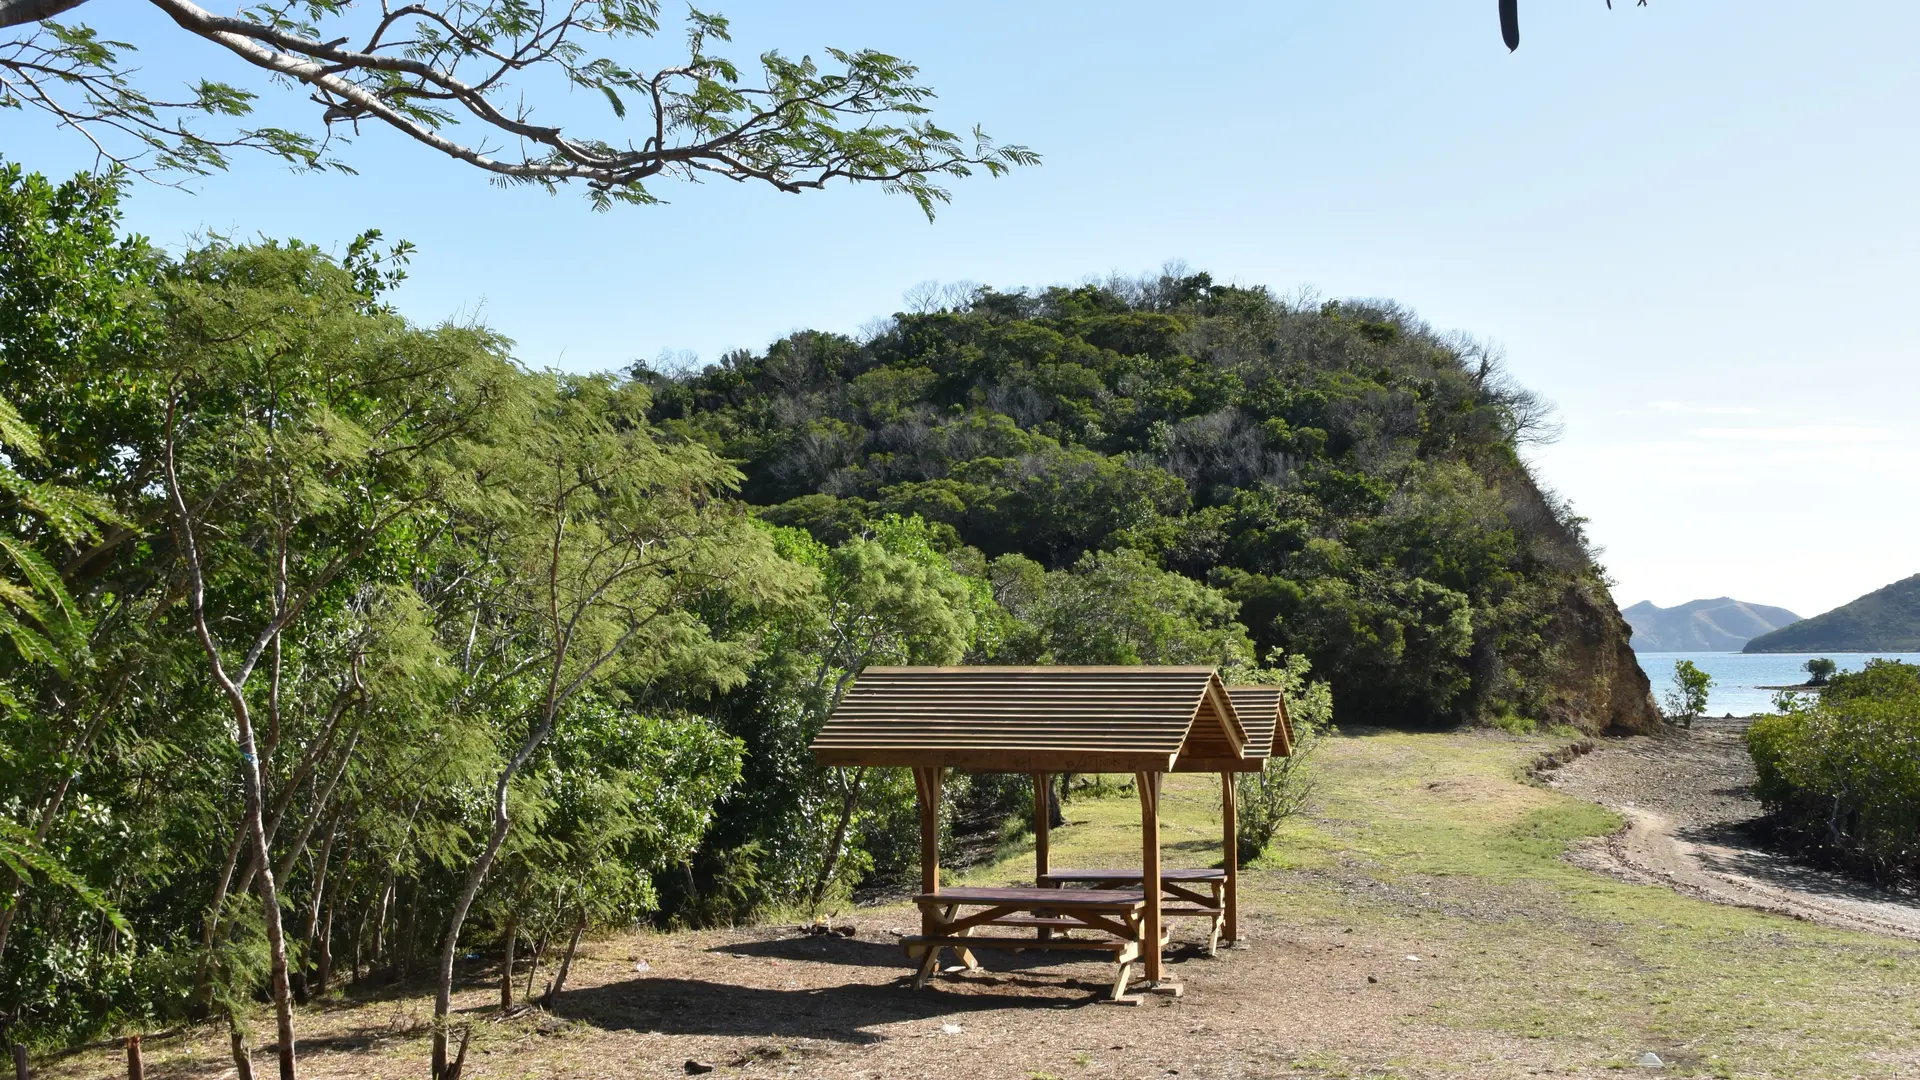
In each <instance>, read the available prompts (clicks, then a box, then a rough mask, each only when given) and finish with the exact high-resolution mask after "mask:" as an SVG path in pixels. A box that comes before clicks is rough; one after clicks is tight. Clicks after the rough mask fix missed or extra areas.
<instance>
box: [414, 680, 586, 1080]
mask: <svg viewBox="0 0 1920 1080" xmlns="http://www.w3.org/2000/svg"><path fill="white" fill-rule="evenodd" d="M551 686H552V684H551V683H549V687H550V689H549V691H548V695H547V702H546V707H545V709H544V710H543V712H542V714H541V717H540V722H539V724H537V725H536V726H535V727H534V729H533V731H532V732H530V733H528V735H527V738H526V741H525V742H523V743H521V744H520V748H519V749H518V750H516V751H514V755H513V757H511V758H509V759H508V760H507V764H506V766H505V767H504V768H502V769H501V770H500V779H499V780H498V781H496V782H495V784H494V787H493V831H492V832H491V833H489V834H488V836H487V844H486V846H485V847H484V848H482V849H481V850H480V856H479V857H478V858H476V859H475V860H474V861H473V865H472V866H471V867H469V868H468V869H467V880H466V882H465V883H464V884H462V885H461V887H460V895H459V896H458V897H456V898H455V899H454V902H453V911H452V912H451V913H449V914H448V916H447V933H446V936H445V937H443V938H441V940H440V971H439V985H438V986H436V987H435V988H434V993H433V1074H432V1075H433V1080H456V1077H457V1074H456V1073H450V1072H449V1071H448V1068H449V1065H448V1062H447V1013H448V1012H450V1011H451V1010H452V1008H453V959H454V957H455V956H456V955H457V954H458V952H459V948H460V929H461V927H463V926H464V925H466V921H467V912H468V911H469V910H471V909H472V908H473V898H474V897H476V896H478V895H479V894H480V886H481V885H482V884H483V883H484V882H485V881H486V880H487V872H488V871H489V870H491V869H493V860H494V858H495V857H497V856H498V855H499V854H500V845H501V844H503V843H505V842H506V839H507V828H508V826H509V825H510V824H511V820H510V819H509V818H508V816H507V790H508V788H510V787H511V786H512V785H513V778H514V777H515V776H518V775H519V774H520V770H521V769H522V768H524V767H525V766H526V764H527V761H528V760H529V759H531V758H532V757H533V755H534V751H536V750H538V749H540V744H542V743H544V742H546V741H547V736H548V735H551V734H552V733H553V721H554V717H555V715H556V714H557V713H558V711H559V708H560V705H561V699H560V698H559V697H558V696H557V695H556V694H554V693H553V691H552V690H551ZM465 1049H466V1043H465V1042H464V1041H462V1043H461V1052H462V1053H463V1054H464V1053H465Z"/></svg>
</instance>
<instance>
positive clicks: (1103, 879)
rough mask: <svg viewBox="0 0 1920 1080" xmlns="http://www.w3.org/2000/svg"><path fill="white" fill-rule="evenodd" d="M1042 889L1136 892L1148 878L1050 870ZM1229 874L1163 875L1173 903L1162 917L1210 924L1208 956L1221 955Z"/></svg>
mask: <svg viewBox="0 0 1920 1080" xmlns="http://www.w3.org/2000/svg"><path fill="white" fill-rule="evenodd" d="M1036 877H1037V880H1038V882H1039V884H1040V885H1041V887H1042V888H1048V889H1064V888H1066V887H1068V886H1076V888H1073V889H1072V891H1073V892H1082V891H1086V890H1083V889H1081V888H1078V887H1077V886H1086V887H1088V888H1089V889H1137V888H1140V887H1141V883H1142V882H1143V881H1145V880H1146V875H1145V874H1144V873H1142V872H1141V871H1139V870H1137V869H1134V870H1109V869H1096V870H1050V871H1047V872H1045V873H1041V874H1039V875H1036ZM1201 886H1205V887H1206V888H1207V889H1208V891H1209V893H1210V894H1211V895H1202V894H1201V893H1199V892H1197V891H1195V890H1196V888H1198V887H1201ZM1226 888H1227V872H1226V871H1225V870H1223V869H1219V868H1214V867H1197V868H1192V869H1183V868H1167V869H1162V870H1161V871H1160V894H1161V896H1162V897H1163V899H1165V900H1171V901H1173V903H1172V904H1164V903H1163V905H1162V906H1161V908H1160V914H1161V915H1163V916H1176V917H1177V916H1189V917H1195V918H1202V919H1206V920H1207V955H1208V956H1218V955H1219V953H1220V931H1221V928H1222V926H1223V925H1224V923H1225V920H1226V911H1227V905H1226V896H1225V893H1226Z"/></svg>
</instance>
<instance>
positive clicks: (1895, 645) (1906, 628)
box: [1741, 574, 1920, 653]
mask: <svg viewBox="0 0 1920 1080" xmlns="http://www.w3.org/2000/svg"><path fill="white" fill-rule="evenodd" d="M1741 651H1742V652H1750V653H1759V652H1784V653H1791V652H1916V651H1920V574H1915V575H1913V576H1912V577H1910V578H1903V579H1901V580H1899V581H1896V582H1894V583H1893V584H1891V585H1888V586H1886V587H1884V588H1880V589H1875V590H1874V591H1872V592H1870V593H1868V594H1867V595H1865V596H1862V597H1860V598H1859V599H1858V600H1853V601H1850V602H1848V603H1845V604H1842V605H1840V606H1839V607H1837V608H1834V609H1833V610H1832V611H1829V612H1826V613H1825V614H1822V615H1816V616H1814V617H1813V618H1811V619H1803V620H1801V621H1800V622H1797V623H1793V624H1792V625H1790V626H1783V627H1781V628H1780V629H1778V630H1775V631H1774V632H1772V633H1771V634H1762V635H1760V636H1759V637H1756V638H1754V639H1753V640H1752V641H1749V642H1747V644H1746V647H1745V648H1744V649H1742V650H1741Z"/></svg>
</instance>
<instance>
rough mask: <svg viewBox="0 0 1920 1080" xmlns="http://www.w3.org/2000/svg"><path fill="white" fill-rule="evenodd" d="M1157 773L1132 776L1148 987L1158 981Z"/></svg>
mask: <svg viewBox="0 0 1920 1080" xmlns="http://www.w3.org/2000/svg"><path fill="white" fill-rule="evenodd" d="M1162 775H1163V774H1161V773H1158V772H1141V773H1135V774H1134V786H1135V787H1137V788H1139V790H1140V880H1141V882H1142V883H1143V888H1144V891H1145V892H1146V894H1147V910H1146V914H1145V917H1144V918H1143V919H1142V920H1141V921H1142V922H1143V924H1144V925H1143V927H1142V933H1141V948H1142V949H1143V950H1144V954H1143V955H1142V957H1141V960H1142V961H1143V963H1144V966H1145V972H1144V974H1145V976H1146V981H1147V983H1148V984H1149V985H1152V984H1154V983H1158V982H1159V981H1160V777H1161V776H1162Z"/></svg>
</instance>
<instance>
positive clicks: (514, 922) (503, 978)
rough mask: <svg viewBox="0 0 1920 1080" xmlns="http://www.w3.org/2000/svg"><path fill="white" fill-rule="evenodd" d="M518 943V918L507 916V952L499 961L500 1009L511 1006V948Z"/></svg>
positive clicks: (505, 1009)
mask: <svg viewBox="0 0 1920 1080" xmlns="http://www.w3.org/2000/svg"><path fill="white" fill-rule="evenodd" d="M519 943H520V919H519V917H518V916H508V918H507V952H506V956H505V958H503V959H502V960H501V961H500V1011H501V1012H506V1011H507V1010H508V1009H511V1008H513V949H514V946H515V945H518V944H519Z"/></svg>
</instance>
